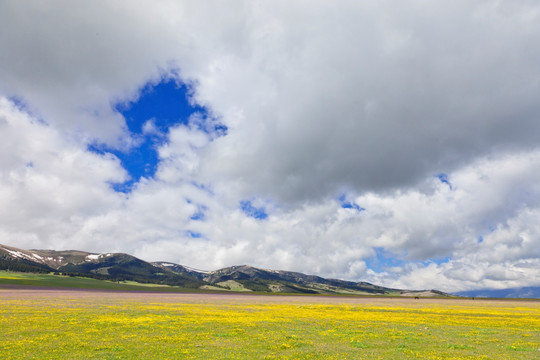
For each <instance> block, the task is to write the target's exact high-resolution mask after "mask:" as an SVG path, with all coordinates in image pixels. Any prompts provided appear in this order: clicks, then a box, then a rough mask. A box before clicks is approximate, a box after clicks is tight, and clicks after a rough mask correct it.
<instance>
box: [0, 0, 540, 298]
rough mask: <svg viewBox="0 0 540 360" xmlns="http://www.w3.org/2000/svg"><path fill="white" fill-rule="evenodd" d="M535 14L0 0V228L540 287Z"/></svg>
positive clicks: (60, 238)
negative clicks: (48, 2)
mask: <svg viewBox="0 0 540 360" xmlns="http://www.w3.org/2000/svg"><path fill="white" fill-rule="evenodd" d="M329 13H331V14H333V16H330V17H329V16H326V15H327V14H329ZM538 14H540V5H538V4H536V3H531V2H512V1H498V2H493V1H488V0H486V1H480V2H474V3H471V2H467V1H457V2H455V1H443V2H438V3H437V6H426V5H425V4H418V3H417V2H414V1H402V2H400V3H399V5H396V4H386V3H382V4H380V5H379V6H377V7H373V6H371V5H370V4H369V2H363V1H360V2H355V3H347V4H343V3H335V2H328V3H315V4H311V3H310V6H309V11H306V6H305V4H303V3H282V4H281V3H264V4H260V3H256V4H255V3H252V2H249V1H246V2H241V3H238V4H235V5H230V4H225V3H222V2H215V3H213V4H212V6H208V5H206V4H200V3H193V4H188V3H184V2H175V1H167V0H166V1H164V2H160V3H159V4H155V3H153V2H144V1H143V2H140V3H137V5H133V4H132V3H131V2H128V1H119V2H115V3H114V4H109V3H103V4H102V5H101V6H99V7H96V6H93V4H90V3H88V4H86V3H78V4H77V6H72V5H66V4H64V3H60V2H58V3H51V4H47V6H45V5H39V4H32V3H27V2H2V3H0V24H1V25H0V50H1V53H2V56H1V57H0V136H1V139H2V141H1V142H0V147H1V149H0V150H1V151H0V154H1V155H0V203H1V204H2V206H1V207H0V243H4V244H6V245H12V246H16V247H21V248H54V249H66V248H77V249H81V250H87V251H96V252H112V251H121V252H127V253H131V254H133V255H135V256H138V257H140V258H142V259H145V260H156V261H158V260H162V261H172V262H176V263H180V264H184V265H187V266H192V267H195V268H201V269H209V270H211V269H217V268H220V267H225V266H231V265H237V264H250V265H253V266H259V267H264V268H270V269H284V270H293V271H301V272H305V273H310V274H317V275H321V276H328V277H334V278H343V279H348V280H358V281H368V282H373V283H377V284H380V285H385V286H390V287H398V288H409V289H411V288H415V289H423V288H439V289H440V290H443V291H461V290H471V289H478V288H499V289H500V288H506V287H507V288H516V287H520V286H540V270H539V269H540V252H539V251H540V250H539V249H540V227H538V225H537V223H538V221H537V219H538V218H539V217H540V186H539V182H538V176H537V174H538V173H539V171H540V148H539V147H538V144H539V143H540V142H539V140H540V121H538V119H539V118H540V105H539V102H538V95H537V94H538V93H539V92H540V83H539V82H538V81H537V79H538V78H540V70H539V69H538V61H537V60H538V59H537V58H538V56H537V55H538V54H540V45H539V44H540V39H539V37H540V35H539V34H540V18H539V16H540V15H538ZM119 24H121V26H119ZM304 24H310V26H309V27H306V26H305V25H304ZM493 39H497V41H493Z"/></svg>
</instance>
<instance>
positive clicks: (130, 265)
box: [0, 244, 451, 297]
mask: <svg viewBox="0 0 540 360" xmlns="http://www.w3.org/2000/svg"><path fill="white" fill-rule="evenodd" d="M2 269H3V270H13V271H22V272H38V273H49V272H52V273H56V274H60V273H61V274H65V275H70V276H83V277H91V278H96V279H99V280H113V281H118V282H121V281H135V282H139V283H153V284H162V285H170V286H177V287H181V288H187V289H210V290H219V291H244V292H250V291H251V292H253V291H257V292H268V293H298V294H350V295H395V296H414V297H420V296H434V297H447V296H451V295H449V294H446V293H443V292H440V291H438V290H403V289H393V288H386V287H383V286H378V285H374V284H370V283H368V282H354V281H347V280H340V279H326V278H323V277H320V276H317V275H306V274H303V273H300V272H294V271H285V270H270V269H261V268H257V267H253V266H250V265H235V266H230V267H226V268H222V269H218V270H214V271H204V270H197V269H193V268H190V267H187V266H183V265H180V264H175V263H172V262H166V261H157V262H147V261H144V260H141V259H139V258H136V257H134V256H132V255H129V254H125V253H103V254H100V253H93V252H86V251H81V250H38V249H30V250H23V249H19V248H16V247H12V246H6V245H2V244H0V270H2Z"/></svg>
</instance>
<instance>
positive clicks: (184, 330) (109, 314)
mask: <svg viewBox="0 0 540 360" xmlns="http://www.w3.org/2000/svg"><path fill="white" fill-rule="evenodd" d="M0 334H1V337H0V355H1V357H2V359H25V358H28V359H31V358H32V359H148V358H159V359H377V358H380V359H538V358H540V302H534V301H486V300H474V301H473V300H436V299H421V300H413V299H394V298H349V297H312V296H304V297H303V296H257V295H212V294H162V293H161V294H157V293H149V294H142V293H120V292H104V291H57V290H55V291H52V290H50V291H47V290H9V289H0Z"/></svg>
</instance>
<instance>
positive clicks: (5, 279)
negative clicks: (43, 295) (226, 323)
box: [0, 270, 183, 292]
mask: <svg viewBox="0 0 540 360" xmlns="http://www.w3.org/2000/svg"><path fill="white" fill-rule="evenodd" d="M1 285H27V286H43V287H61V288H76V289H103V290H125V291H132V290H133V291H137V290H138V291H173V292H174V291H178V292H181V291H183V289H182V288H179V287H174V286H167V285H159V284H141V283H137V282H135V281H123V282H113V281H107V280H97V279H92V278H85V277H78V276H65V275H54V274H34V273H19V272H11V271H2V270H0V286H1Z"/></svg>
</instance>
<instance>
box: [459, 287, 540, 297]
mask: <svg viewBox="0 0 540 360" xmlns="http://www.w3.org/2000/svg"><path fill="white" fill-rule="evenodd" d="M455 295H457V296H467V297H487V298H514V299H540V286H536V287H535V286H529V287H521V288H509V289H482V290H470V291H460V292H457V293H455Z"/></svg>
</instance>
